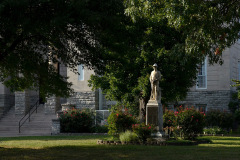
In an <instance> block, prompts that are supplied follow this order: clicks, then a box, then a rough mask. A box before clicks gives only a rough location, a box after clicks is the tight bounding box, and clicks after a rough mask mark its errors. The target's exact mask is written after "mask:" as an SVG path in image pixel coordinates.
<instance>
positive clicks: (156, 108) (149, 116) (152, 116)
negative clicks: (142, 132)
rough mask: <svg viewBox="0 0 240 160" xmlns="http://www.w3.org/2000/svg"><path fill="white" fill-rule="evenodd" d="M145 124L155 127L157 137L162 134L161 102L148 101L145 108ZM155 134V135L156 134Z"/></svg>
mask: <svg viewBox="0 0 240 160" xmlns="http://www.w3.org/2000/svg"><path fill="white" fill-rule="evenodd" d="M146 124H147V125H148V124H153V125H155V126H156V127H157V131H158V132H159V134H158V135H160V133H161V135H162V134H163V110H162V104H161V102H158V101H156V100H149V102H148V103H147V107H146ZM158 132H157V133H158Z"/></svg>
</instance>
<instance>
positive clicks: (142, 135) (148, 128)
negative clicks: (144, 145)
mask: <svg viewBox="0 0 240 160" xmlns="http://www.w3.org/2000/svg"><path fill="white" fill-rule="evenodd" d="M153 129H154V127H153V126H152V125H150V124H148V125H145V124H144V123H141V124H133V125H132V130H133V132H134V133H136V134H137V135H138V138H139V140H140V141H143V142H144V141H146V140H147V138H150V137H151V133H152V132H153Z"/></svg>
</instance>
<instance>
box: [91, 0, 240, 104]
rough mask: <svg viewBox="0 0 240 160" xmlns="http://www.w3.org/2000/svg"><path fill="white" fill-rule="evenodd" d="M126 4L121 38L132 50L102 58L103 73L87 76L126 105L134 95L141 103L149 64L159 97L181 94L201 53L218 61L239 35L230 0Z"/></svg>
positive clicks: (193, 75)
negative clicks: (156, 72) (158, 76)
mask: <svg viewBox="0 0 240 160" xmlns="http://www.w3.org/2000/svg"><path fill="white" fill-rule="evenodd" d="M125 7H126V9H125V15H127V16H129V17H130V18H131V20H132V23H131V22H129V21H127V23H125V26H128V27H127V28H126V30H125V31H124V32H127V33H128V34H129V36H128V37H127V38H126V39H125V40H124V39H123V43H124V44H125V45H126V46H128V47H130V48H131V49H129V50H124V51H122V52H121V55H122V56H121V57H119V56H116V57H114V62H113V63H107V65H106V67H105V69H104V73H103V74H102V76H100V77H98V76H92V77H91V80H90V85H91V86H93V88H99V87H100V88H102V89H103V90H104V91H105V93H106V94H107V96H108V97H109V98H110V99H115V100H118V101H121V102H123V103H125V104H127V105H133V106H134V105H135V106H136V104H137V102H138V98H140V99H143V100H144V101H145V104H146V101H147V100H148V97H149V94H150V86H149V85H150V83H149V74H150V72H151V70H152V69H151V66H152V65H153V64H154V63H157V64H158V65H160V71H161V73H162V78H163V79H162V81H161V82H160V87H161V88H162V96H163V97H162V102H163V103H166V102H169V101H175V100H176V101H177V100H181V99H183V98H184V97H185V96H186V93H187V91H188V88H189V87H191V86H192V85H193V84H194V81H195V78H196V73H197V69H198V64H200V63H201V62H202V61H203V60H204V58H205V57H206V56H208V57H209V60H210V62H211V64H213V63H217V62H219V63H220V64H221V63H223V61H222V59H221V54H222V51H223V50H224V48H226V47H229V46H231V45H232V44H233V43H234V42H235V41H236V40H237V39H238V38H239V29H240V24H239V22H240V21H239V18H240V13H239V3H237V1H234V0H232V1H221V0H211V1H202V0H196V1H191V0H184V1H181V0H179V1H176V0H156V1H149V0H125ZM111 53H112V52H111ZM117 53H118V52H117V51H116V54H115V55H117ZM110 58H111V57H110Z"/></svg>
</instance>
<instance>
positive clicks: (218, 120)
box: [206, 110, 233, 130]
mask: <svg viewBox="0 0 240 160" xmlns="http://www.w3.org/2000/svg"><path fill="white" fill-rule="evenodd" d="M206 123H207V126H208V127H213V126H218V127H220V128H222V129H227V130H229V129H230V128H231V127H232V124H233V116H232V114H231V113H228V112H222V111H219V110H211V111H208V112H207V114H206Z"/></svg>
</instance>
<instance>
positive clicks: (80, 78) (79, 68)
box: [78, 64, 84, 81]
mask: <svg viewBox="0 0 240 160" xmlns="http://www.w3.org/2000/svg"><path fill="white" fill-rule="evenodd" d="M78 73H79V74H80V75H78V81H84V65H83V64H80V65H78Z"/></svg>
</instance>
